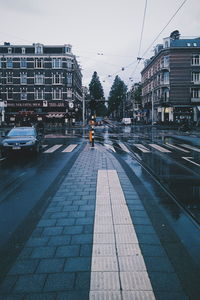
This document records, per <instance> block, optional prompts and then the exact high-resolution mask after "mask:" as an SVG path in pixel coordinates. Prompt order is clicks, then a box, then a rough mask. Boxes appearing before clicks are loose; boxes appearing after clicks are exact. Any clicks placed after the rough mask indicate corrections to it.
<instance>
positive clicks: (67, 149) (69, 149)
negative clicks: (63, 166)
mask: <svg viewBox="0 0 200 300" xmlns="http://www.w3.org/2000/svg"><path fill="white" fill-rule="evenodd" d="M76 147H77V144H71V145H69V146H67V148H65V149H64V150H63V151H62V152H63V153H66V152H72V151H73V150H74V149H75V148H76Z"/></svg>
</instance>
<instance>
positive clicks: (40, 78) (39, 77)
mask: <svg viewBox="0 0 200 300" xmlns="http://www.w3.org/2000/svg"><path fill="white" fill-rule="evenodd" d="M35 84H44V75H43V74H36V75H35Z"/></svg>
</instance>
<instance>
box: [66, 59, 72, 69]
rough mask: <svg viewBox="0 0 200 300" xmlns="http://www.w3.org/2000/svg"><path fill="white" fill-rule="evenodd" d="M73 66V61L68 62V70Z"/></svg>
mask: <svg viewBox="0 0 200 300" xmlns="http://www.w3.org/2000/svg"><path fill="white" fill-rule="evenodd" d="M72 65H73V64H72V61H71V60H68V61H67V68H68V69H72Z"/></svg>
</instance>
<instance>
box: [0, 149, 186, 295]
mask: <svg viewBox="0 0 200 300" xmlns="http://www.w3.org/2000/svg"><path fill="white" fill-rule="evenodd" d="M98 170H116V171H117V175H118V177H119V179H120V184H121V187H122V190H123V193H124V196H125V200H126V203H127V205H128V208H129V212H130V216H131V219H132V222H133V226H134V228H135V231H136V234H137V241H139V242H137V243H139V245H140V244H141V245H140V246H142V248H141V249H142V253H143V257H144V261H145V262H148V266H150V268H149V269H148V273H149V278H150V280H151V285H152V287H153V290H154V293H153V292H150V293H149V291H148V290H145V289H143V288H142V286H141V285H140V284H141V282H142V280H143V279H141V281H138V282H136V283H134V286H135V285H136V287H134V289H132V290H130V289H131V283H130V282H128V279H127V281H126V282H125V283H124V284H123V282H120V283H119V284H120V286H119V288H118V287H117V289H118V290H116V289H114V290H112V288H109V287H108V288H107V289H106V288H105V289H104V287H102V291H101V290H98V289H97V290H98V291H97V292H95V288H94V290H93V291H92V293H91V294H90V300H96V299H98V300H112V299H113V300H118V299H125V300H128V299H155V298H156V299H181V300H182V299H187V298H186V297H185V295H184V293H183V291H182V288H181V285H180V282H179V280H178V277H177V275H176V274H175V272H174V269H173V266H172V265H171V263H170V261H169V259H168V257H167V255H166V253H165V251H164V249H163V247H162V245H161V243H160V240H159V239H158V237H157V235H156V233H155V231H154V228H153V226H152V224H151V221H150V219H149V217H148V215H147V213H146V211H145V208H144V206H143V204H142V202H141V200H140V199H139V196H138V194H137V192H136V190H135V189H134V187H133V185H132V184H131V182H130V181H129V179H128V177H127V175H126V173H125V172H124V170H123V168H122V167H121V165H120V164H119V162H118V161H117V159H116V158H115V157H114V156H113V155H112V154H111V153H110V152H109V151H107V150H105V149H104V148H103V147H101V146H96V147H95V149H91V148H90V147H89V146H88V145H87V146H86V147H85V148H84V150H83V151H82V152H81V153H80V155H79V157H78V158H77V160H76V162H75V163H74V165H73V167H72V168H71V170H70V172H69V173H68V174H67V175H66V177H65V179H64V180H63V182H62V184H61V185H60V187H59V189H58V190H57V192H56V194H55V195H54V196H53V197H52V201H51V203H50V205H49V207H48V208H47V209H46V211H45V213H44V214H43V216H42V218H41V220H40V221H39V223H38V224H37V226H36V228H35V230H34V231H33V232H32V235H31V236H30V238H29V240H28V241H27V242H26V244H25V247H24V249H23V250H22V251H21V253H20V255H19V256H18V258H17V260H16V261H15V263H14V264H13V266H12V268H11V269H10V271H9V273H8V274H7V276H6V278H5V280H4V282H3V283H2V285H1V287H0V292H1V293H0V295H1V297H0V299H48V300H49V299H50V300H51V299H67V300H72V299H73V300H79V299H81V300H87V299H89V292H90V279H91V260H92V251H93V230H94V218H95V208H96V205H95V204H96V188H97V176H98ZM104 188H105V186H104V185H103V186H102V190H104ZM133 226H132V227H133ZM105 243H106V242H105ZM109 243H110V242H109V241H108V242H107V244H109ZM115 247H116V244H115ZM137 251H139V250H137ZM139 253H140V252H139ZM116 255H117V256H118V255H120V254H119V253H118V252H116ZM125 266H126V264H125ZM120 267H121V266H120ZM115 271H116V273H119V266H118V269H117V270H115ZM124 271H126V270H124ZM110 275H111V273H110ZM109 280H110V278H109ZM137 284H138V287H137ZM122 295H123V298H122ZM154 295H155V298H154Z"/></svg>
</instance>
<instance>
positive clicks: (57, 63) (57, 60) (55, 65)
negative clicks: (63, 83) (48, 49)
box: [52, 58, 61, 69]
mask: <svg viewBox="0 0 200 300" xmlns="http://www.w3.org/2000/svg"><path fill="white" fill-rule="evenodd" d="M52 68H54V69H60V68H61V58H53V60H52Z"/></svg>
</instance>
